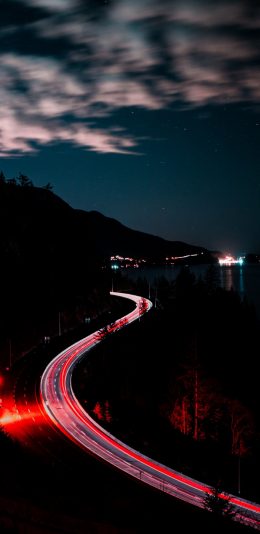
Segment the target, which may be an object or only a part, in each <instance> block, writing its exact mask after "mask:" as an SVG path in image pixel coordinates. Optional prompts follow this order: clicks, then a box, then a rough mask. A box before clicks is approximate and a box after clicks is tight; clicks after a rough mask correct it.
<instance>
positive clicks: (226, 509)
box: [204, 484, 236, 519]
mask: <svg viewBox="0 0 260 534" xmlns="http://www.w3.org/2000/svg"><path fill="white" fill-rule="evenodd" d="M204 508H205V509H206V510H208V511H209V512H213V513H214V514H216V515H217V516H225V517H228V518H230V519H233V518H234V517H235V515H236V511H235V509H234V506H233V505H232V504H231V502H230V497H229V495H228V494H227V493H226V492H225V491H223V490H222V488H221V486H220V484H217V485H216V486H213V487H211V488H210V491H209V493H207V494H206V497H205V499H204Z"/></svg>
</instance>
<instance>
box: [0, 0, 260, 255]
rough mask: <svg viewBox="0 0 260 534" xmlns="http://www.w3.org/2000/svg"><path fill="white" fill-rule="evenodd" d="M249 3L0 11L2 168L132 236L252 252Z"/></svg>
mask: <svg viewBox="0 0 260 534" xmlns="http://www.w3.org/2000/svg"><path fill="white" fill-rule="evenodd" d="M6 4H8V5H7V6H6ZM258 4H259V3H258V2H255V1H253V0H252V1H250V0H246V1H242V0H241V1H239V0H237V1H231V0H229V1H226V0H219V1H218V2H210V1H205V0H204V1H194V2H191V1H186V0H182V1H176V2H172V1H167V0H162V1H161V2H158V1H155V0H138V1H137V0H131V1H130V0H128V1H127V0H114V1H112V0H111V1H104V2H103V1H99V2H97V1H96V2H94V1H80V0H9V1H8V3H6V2H5V1H0V9H1V13H2V16H1V21H0V34H1V49H0V55H1V57H0V70H1V87H0V102H1V109H0V160H1V161H0V168H2V169H3V171H4V172H5V174H6V176H7V177H8V178H10V177H12V176H14V175H15V174H17V173H18V172H19V171H22V172H23V173H25V174H27V175H28V176H29V177H30V178H31V179H32V180H33V182H34V183H35V185H43V184H45V183H46V182H48V181H50V182H51V183H52V184H53V185H54V190H55V192H56V193H57V194H58V195H60V196H61V197H63V198H64V199H65V200H66V201H68V202H69V203H70V204H71V205H72V206H74V207H78V208H82V209H85V210H92V209H96V210H98V211H101V212H102V213H104V214H105V215H108V216H111V217H115V218H117V219H118V220H120V221H121V222H123V223H124V224H126V225H128V226H130V227H132V228H136V229H140V230H145V231H147V232H150V233H154V234H157V235H161V236H163V237H166V238H168V239H177V240H184V241H187V242H190V243H194V244H199V245H203V246H206V247H209V248H217V249H221V250H226V251H231V252H234V253H243V252H246V251H249V250H252V251H258V252H259V251H260V209H259V207H260V155H259V154H260V151H259V141H260V117H259V109H260V108H259V100H260V72H259V44H260V35H259V30H260V8H259V6H258Z"/></svg>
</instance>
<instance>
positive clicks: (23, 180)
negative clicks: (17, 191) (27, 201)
mask: <svg viewBox="0 0 260 534" xmlns="http://www.w3.org/2000/svg"><path fill="white" fill-rule="evenodd" d="M17 180H18V184H19V185H20V186H21V187H33V183H32V180H30V178H28V176H26V175H25V174H22V173H21V172H19V176H18V178H17Z"/></svg>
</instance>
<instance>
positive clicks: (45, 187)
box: [42, 182, 53, 191]
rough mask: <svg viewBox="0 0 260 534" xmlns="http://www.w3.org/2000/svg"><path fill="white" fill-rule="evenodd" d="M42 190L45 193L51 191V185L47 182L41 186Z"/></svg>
mask: <svg viewBox="0 0 260 534" xmlns="http://www.w3.org/2000/svg"><path fill="white" fill-rule="evenodd" d="M42 189H46V190H47V191H52V190H53V185H52V184H51V183H50V182H48V183H47V184H46V185H44V186H43V188H42Z"/></svg>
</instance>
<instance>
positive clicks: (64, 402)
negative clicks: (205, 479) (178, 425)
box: [40, 292, 260, 527]
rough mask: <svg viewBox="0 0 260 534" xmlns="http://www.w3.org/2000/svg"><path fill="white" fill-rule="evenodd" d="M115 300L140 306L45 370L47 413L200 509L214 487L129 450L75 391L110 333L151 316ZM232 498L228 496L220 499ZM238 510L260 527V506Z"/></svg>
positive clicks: (144, 303)
mask: <svg viewBox="0 0 260 534" xmlns="http://www.w3.org/2000/svg"><path fill="white" fill-rule="evenodd" d="M111 294H112V295H115V296H119V297H123V298H128V299H130V300H132V301H133V302H134V303H135V306H136V307H135V309H134V311H132V312H130V313H129V314H127V315H126V316H124V317H122V318H121V319H119V320H118V321H116V322H115V323H113V325H111V327H110V328H109V326H108V327H107V329H104V330H103V333H102V330H101V331H99V332H94V333H93V334H91V335H89V336H87V337H86V338H84V339H82V340H80V341H78V342H77V343H75V344H73V345H72V346H71V347H68V348H67V349H66V350H64V351H63V352H61V353H60V354H59V355H58V356H56V358H54V360H52V361H51V362H50V364H49V365H48V367H47V368H46V369H45V371H44V373H43V376H42V379H41V385H40V394H41V400H42V405H43V408H44V411H45V412H46V414H47V415H48V417H49V418H50V419H51V421H52V422H53V423H54V424H55V425H56V427H58V428H59V430H60V431H61V432H63V434H65V435H66V436H67V437H68V438H69V439H70V440H72V441H73V442H75V443H76V444H78V445H79V446H80V447H82V448H83V449H85V450H87V451H91V452H92V453H94V454H95V455H97V456H99V457H100V458H103V459H105V460H106V461H108V462H109V463H111V464H112V465H114V466H115V467H117V468H119V469H121V470H122V471H124V472H126V473H128V474H130V475H132V476H133V477H135V478H138V479H140V480H142V481H143V482H145V483H147V484H149V485H151V486H154V487H156V488H158V489H161V490H163V491H164V492H166V493H168V494H170V495H173V496H175V497H177V498H179V499H182V500H184V501H186V502H189V503H191V504H193V505H196V506H198V507H201V508H202V507H204V499H205V495H206V494H207V493H211V488H210V487H209V486H207V485H206V484H203V483H202V482H199V481H197V480H194V479H192V478H190V477H188V476H185V475H184V474H182V473H179V472H177V471H174V470H173V469H170V468H168V467H167V466H165V465H162V464H160V463H158V462H156V461H154V460H152V459H151V458H148V457H147V456H145V455H143V454H141V453H139V452H138V451H136V450H134V449H132V448H131V447H128V446H127V445H126V444H124V443H123V442H121V441H120V440H118V439H117V438H115V437H114V436H113V435H111V434H110V433H109V432H107V431H106V430H105V429H103V428H102V427H101V426H100V425H99V424H98V423H97V422H95V421H94V420H93V419H92V418H91V417H90V415H89V414H88V413H87V412H85V410H84V409H83V408H82V406H81V405H80V403H79V401H78V400H77V399H76V397H75V394H74V392H73V389H72V372H73V369H74V367H75V365H76V364H77V363H78V361H79V360H80V359H81V358H82V357H84V356H85V355H86V352H88V351H89V350H90V349H91V348H92V347H94V346H95V345H96V344H97V343H100V342H101V340H102V339H103V337H104V336H105V335H106V333H105V332H114V331H116V330H119V329H120V328H122V327H123V326H124V325H126V324H129V323H131V322H133V321H135V320H137V319H139V318H140V316H141V315H143V314H144V313H145V312H147V311H149V309H150V308H151V306H152V303H151V302H150V301H149V300H147V299H144V298H142V297H138V296H135V295H129V294H124V293H114V292H112V293H111ZM221 496H222V498H223V499H227V495H226V494H222V495H221ZM228 498H229V500H230V502H231V503H232V504H233V505H234V506H235V508H236V510H237V514H238V518H239V520H241V521H243V522H244V523H249V524H251V525H252V526H255V527H256V526H258V527H259V526H260V522H259V521H260V506H259V505H258V504H255V503H253V502H250V501H247V500H245V499H242V498H240V497H236V496H234V495H229V496H228Z"/></svg>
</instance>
